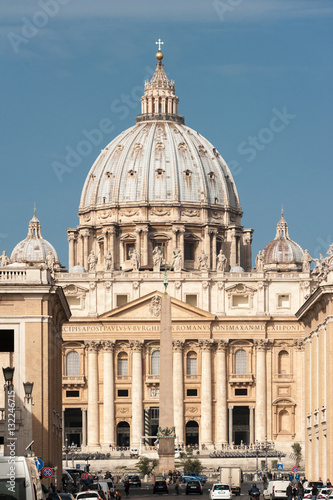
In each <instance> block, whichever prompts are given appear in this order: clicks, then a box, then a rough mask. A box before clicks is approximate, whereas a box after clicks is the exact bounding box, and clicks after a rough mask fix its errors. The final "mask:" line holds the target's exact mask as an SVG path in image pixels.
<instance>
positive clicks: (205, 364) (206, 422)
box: [200, 339, 213, 447]
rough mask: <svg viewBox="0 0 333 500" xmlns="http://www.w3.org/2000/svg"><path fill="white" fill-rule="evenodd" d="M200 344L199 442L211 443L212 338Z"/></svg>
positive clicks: (207, 444)
mask: <svg viewBox="0 0 333 500" xmlns="http://www.w3.org/2000/svg"><path fill="white" fill-rule="evenodd" d="M200 346H201V433H200V434H201V436H200V442H201V443H202V444H205V445H206V446H207V447H210V446H211V445H212V442H213V440H212V361H211V347H212V340H211V339H207V340H202V341H201V342H200Z"/></svg>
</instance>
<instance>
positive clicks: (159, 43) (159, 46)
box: [155, 38, 164, 51]
mask: <svg viewBox="0 0 333 500" xmlns="http://www.w3.org/2000/svg"><path fill="white" fill-rule="evenodd" d="M155 44H156V45H158V50H159V51H161V45H164V42H162V40H161V39H160V38H159V39H158V40H157V42H155Z"/></svg>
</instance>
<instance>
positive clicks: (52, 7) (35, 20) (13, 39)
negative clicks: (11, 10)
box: [7, 0, 70, 54]
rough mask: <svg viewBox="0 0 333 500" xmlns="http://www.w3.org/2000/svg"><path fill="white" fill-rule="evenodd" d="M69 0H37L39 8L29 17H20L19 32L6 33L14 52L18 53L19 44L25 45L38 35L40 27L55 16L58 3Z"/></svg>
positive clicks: (43, 26) (64, 3) (63, 3)
mask: <svg viewBox="0 0 333 500" xmlns="http://www.w3.org/2000/svg"><path fill="white" fill-rule="evenodd" d="M69 1H70V0H39V2H38V5H39V7H40V10H36V12H34V14H33V15H32V16H31V18H30V19H29V18H28V17H25V16H24V17H21V20H22V23H23V24H22V26H21V33H20V34H18V33H14V32H13V31H10V32H9V33H7V38H8V40H9V41H10V44H11V46H12V48H13V50H14V52H15V54H18V53H19V51H20V47H21V45H22V44H23V45H26V44H27V43H29V42H30V40H31V39H32V38H34V37H35V36H36V35H38V33H39V30H40V29H41V28H45V26H46V25H47V24H48V22H49V20H50V18H51V17H55V16H56V15H57V14H58V12H59V8H60V7H59V6H60V5H66V4H67V3H68V2H69Z"/></svg>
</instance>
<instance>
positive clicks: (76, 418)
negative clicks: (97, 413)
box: [63, 408, 82, 448]
mask: <svg viewBox="0 0 333 500" xmlns="http://www.w3.org/2000/svg"><path fill="white" fill-rule="evenodd" d="M64 427H65V432H64V443H63V444H64V445H66V443H67V444H68V446H71V445H72V444H74V445H76V446H77V447H78V448H80V447H81V445H82V412H81V410H80V409H79V408H71V409H69V408H67V409H66V410H65V422H64Z"/></svg>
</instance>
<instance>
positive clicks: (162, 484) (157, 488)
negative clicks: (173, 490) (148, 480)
mask: <svg viewBox="0 0 333 500" xmlns="http://www.w3.org/2000/svg"><path fill="white" fill-rule="evenodd" d="M153 493H169V489H168V485H167V483H166V481H164V480H163V479H161V480H158V481H155V483H154V486H153Z"/></svg>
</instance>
